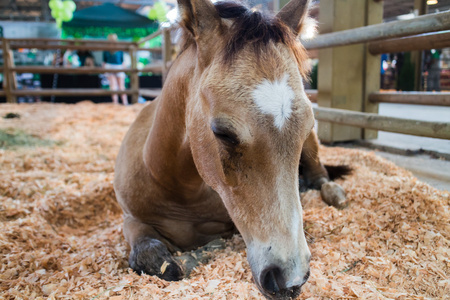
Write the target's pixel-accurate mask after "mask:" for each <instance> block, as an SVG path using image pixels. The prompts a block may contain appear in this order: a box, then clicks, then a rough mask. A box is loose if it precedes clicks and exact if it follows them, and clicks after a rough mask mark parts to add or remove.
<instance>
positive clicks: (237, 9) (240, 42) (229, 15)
mask: <svg viewBox="0 0 450 300" xmlns="http://www.w3.org/2000/svg"><path fill="white" fill-rule="evenodd" d="M214 6H215V8H216V10H217V13H218V15H219V16H220V17H221V18H222V19H224V20H230V21H231V27H230V28H226V29H225V30H226V32H225V33H224V34H226V35H227V36H228V37H227V39H228V40H227V41H226V45H225V48H224V50H223V58H224V64H230V63H232V62H233V59H234V58H235V57H236V55H237V54H238V53H239V51H241V50H242V49H243V48H244V47H245V46H246V45H251V46H252V47H253V49H254V52H255V54H256V56H257V58H258V59H259V58H260V55H261V54H262V53H263V52H264V50H265V49H266V48H267V46H268V45H269V44H270V42H273V43H282V44H285V45H286V46H288V47H289V48H290V49H291V51H292V53H293V54H294V56H295V58H296V60H297V64H298V67H299V70H300V73H301V74H302V76H304V77H307V73H308V71H309V67H308V66H307V64H306V63H305V61H306V60H307V57H308V55H307V53H306V50H305V49H304V47H303V46H302V45H301V43H300V42H299V40H298V39H297V36H296V34H294V33H293V32H292V30H291V29H290V28H289V27H288V26H287V25H285V24H284V23H283V22H282V21H280V20H279V19H278V18H277V17H276V16H272V15H269V14H267V13H263V12H260V11H256V10H252V9H250V8H248V7H247V6H245V5H243V4H242V3H238V2H235V1H232V0H231V1H219V2H217V3H215V4H214ZM180 25H181V27H182V28H184V34H183V38H182V44H181V52H183V51H184V50H185V49H187V48H188V47H189V46H191V45H193V44H195V40H194V39H193V37H192V34H191V31H190V30H189V29H188V28H187V27H186V23H185V22H183V21H182V22H181V23H180Z"/></svg>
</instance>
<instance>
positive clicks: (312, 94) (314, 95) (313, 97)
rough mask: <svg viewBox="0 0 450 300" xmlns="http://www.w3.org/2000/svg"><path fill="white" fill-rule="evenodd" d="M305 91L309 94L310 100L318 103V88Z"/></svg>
mask: <svg viewBox="0 0 450 300" xmlns="http://www.w3.org/2000/svg"><path fill="white" fill-rule="evenodd" d="M305 93H306V95H307V96H308V99H309V101H311V102H312V103H317V90H305Z"/></svg>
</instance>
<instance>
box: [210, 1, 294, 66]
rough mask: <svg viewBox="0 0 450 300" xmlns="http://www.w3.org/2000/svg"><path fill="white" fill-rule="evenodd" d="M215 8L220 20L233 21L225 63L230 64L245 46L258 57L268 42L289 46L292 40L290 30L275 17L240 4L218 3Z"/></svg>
mask: <svg viewBox="0 0 450 300" xmlns="http://www.w3.org/2000/svg"><path fill="white" fill-rule="evenodd" d="M215 7H216V10H217V12H218V13H219V16H220V17H221V18H222V19H231V20H232V21H233V25H231V28H230V30H229V32H230V34H231V39H230V40H229V41H228V43H227V45H226V49H225V53H224V55H225V60H226V61H227V62H231V61H232V60H233V58H234V57H235V56H236V54H237V53H238V52H239V51H240V50H242V48H244V46H245V45H247V44H252V46H253V47H254V50H255V53H256V54H257V55H258V54H259V53H261V50H263V49H264V48H265V47H266V46H267V45H268V44H269V42H270V41H273V42H275V43H279V42H281V43H283V44H287V45H289V44H290V41H291V40H292V38H293V37H292V33H291V32H290V29H289V28H288V27H286V26H285V25H284V24H283V23H281V22H280V21H279V20H278V19H277V18H276V17H273V16H270V15H268V14H266V13H263V12H260V11H254V10H251V9H249V8H248V7H246V6H244V5H243V4H241V3H237V2H234V1H220V2H217V3H216V4H215Z"/></svg>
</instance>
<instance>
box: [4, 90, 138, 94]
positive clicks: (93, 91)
mask: <svg viewBox="0 0 450 300" xmlns="http://www.w3.org/2000/svg"><path fill="white" fill-rule="evenodd" d="M11 92H12V94H13V95H15V96H109V95H114V94H128V95H130V94H133V93H136V91H133V90H116V91H111V90H105V89H40V90H13V91H11Z"/></svg>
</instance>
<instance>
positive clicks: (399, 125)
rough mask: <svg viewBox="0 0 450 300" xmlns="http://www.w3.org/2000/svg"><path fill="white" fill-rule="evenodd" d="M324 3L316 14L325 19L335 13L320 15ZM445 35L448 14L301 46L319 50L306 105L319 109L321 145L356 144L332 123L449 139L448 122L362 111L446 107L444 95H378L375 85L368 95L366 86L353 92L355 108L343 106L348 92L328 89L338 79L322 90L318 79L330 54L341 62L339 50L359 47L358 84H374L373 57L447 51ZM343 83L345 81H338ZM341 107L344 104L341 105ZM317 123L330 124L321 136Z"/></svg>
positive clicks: (448, 96)
mask: <svg viewBox="0 0 450 300" xmlns="http://www.w3.org/2000/svg"><path fill="white" fill-rule="evenodd" d="M355 1H356V0H355ZM366 1H367V2H366V3H367V5H368V6H366V8H367V7H370V5H372V6H373V5H379V6H381V5H380V4H376V3H375V1H372V0H366ZM361 2H363V1H361ZM327 3H328V2H327V0H324V1H321V12H320V14H321V15H322V14H325V15H328V16H330V15H331V16H332V14H333V13H334V14H336V10H335V11H324V12H323V11H322V4H325V5H326V4H327ZM355 3H356V2H355ZM355 3H353V4H355ZM349 5H350V4H349ZM381 9H382V8H381ZM367 12H368V10H366V13H367ZM353 13H354V12H353ZM371 17H372V18H373V16H372V15H370V12H369V15H366V20H367V19H370V18H371ZM340 21H341V20H340ZM341 22H342V21H341ZM321 26H322V24H321ZM327 26H328V27H327ZM332 26H333V24H331V25H330V24H325V27H327V30H329V29H330V27H332ZM449 30H450V11H446V12H441V13H436V14H429V15H424V16H419V17H416V18H414V19H411V20H402V21H395V22H389V23H382V24H374V25H367V26H364V27H359V28H352V29H348V30H340V31H336V32H330V33H324V34H320V35H319V36H317V37H316V38H314V39H312V40H310V41H305V42H303V44H304V46H305V47H306V49H307V50H308V51H313V52H315V51H318V53H319V88H318V90H307V91H306V93H307V94H308V96H309V97H310V99H311V101H312V102H318V104H319V107H317V108H314V113H315V117H316V119H317V120H319V138H321V139H322V140H325V142H334V141H343V140H351V139H355V136H356V137H358V134H356V135H355V134H354V135H351V134H350V135H346V133H345V131H351V129H350V130H349V129H348V128H349V127H348V126H346V127H339V128H344V129H345V130H341V132H344V133H341V132H337V133H336V131H337V130H334V131H333V128H332V126H334V125H332V124H340V125H349V126H352V128H354V127H358V128H364V129H371V130H381V131H389V132H396V133H403V134H410V135H417V136H425V137H432V138H440V139H450V123H445V122H444V123H443V122H424V121H418V120H410V119H406V118H405V119H403V118H393V117H386V116H380V115H378V114H377V113H376V111H377V110H378V108H377V107H376V106H375V110H376V111H375V113H374V112H373V111H372V112H371V111H370V110H369V111H367V110H364V107H367V106H370V105H372V106H373V105H376V104H377V103H381V102H383V103H402V104H419V105H439V106H450V93H448V92H379V81H378V87H376V90H374V88H373V84H372V89H373V91H372V92H370V91H369V90H370V87H367V86H364V87H363V88H362V89H360V90H358V92H361V91H362V99H361V97H359V102H360V103H359V104H358V103H357V104H356V105H355V104H354V103H348V102H346V101H347V100H348V98H349V97H350V96H348V93H352V91H351V90H350V88H347V90H349V91H342V90H338V89H335V88H333V87H332V86H331V85H332V84H333V83H336V85H338V84H340V83H342V81H341V82H340V81H339V80H340V79H339V78H332V80H335V81H333V83H330V82H324V83H322V88H321V82H320V80H321V79H323V78H327V77H324V76H322V78H321V77H320V76H321V74H320V73H321V70H324V67H323V66H321V64H324V63H325V64H327V65H331V64H333V61H332V59H333V58H334V57H335V56H333V55H334V54H335V53H337V55H341V56H340V57H339V58H340V59H342V55H345V54H342V52H344V51H340V50H339V49H338V48H339V47H341V46H345V47H346V48H345V49H349V51H351V49H352V48H351V47H354V46H349V45H356V44H362V45H363V47H362V48H358V51H359V52H363V53H362V57H363V58H362V59H363V62H362V63H361V65H362V67H361V70H362V72H361V74H363V73H364V74H365V75H363V77H364V76H367V79H363V80H362V81H363V84H366V85H367V82H368V81H370V80H376V79H378V80H379V76H380V75H379V74H380V63H381V59H380V57H379V56H377V55H378V54H381V53H397V52H403V51H414V50H427V49H439V48H445V47H450V31H449ZM334 47H336V49H338V50H336V52H335V53H333V52H330V51H332V50H331V49H333V48H334ZM336 57H338V56H336ZM368 58H369V59H372V61H373V62H372V63H370V62H368V60H367V59H368ZM337 63H338V62H334V64H335V65H336V64H337ZM321 67H322V68H321ZM327 67H329V66H327ZM349 68H351V66H349ZM371 69H372V70H371ZM326 70H327V71H329V72H330V73H331V72H334V70H331V71H330V69H326ZM369 71H370V72H372V75H370V74H369V75H367V74H368V73H367V72H369ZM341 72H342V71H341ZM332 74H333V77H336V75H335V73H332ZM330 76H331V75H330ZM337 76H339V75H337ZM377 77H378V78H377ZM328 79H330V80H331V77H328ZM342 80H345V79H344V78H342ZM357 80H358V79H357V78H356V79H355V81H357ZM364 80H365V81H364ZM344 84H346V83H344ZM351 84H352V83H349V85H348V86H350V85H351ZM346 93H347V94H346ZM347 96H348V97H347ZM342 103H344V104H343V105H342ZM340 105H341V106H346V107H349V108H345V109H339V108H342V107H340ZM352 107H356V109H352ZM359 109H361V110H359ZM372 109H373V108H372ZM358 110H359V111H358ZM449 121H450V119H449ZM321 123H323V124H331V125H328V126H323V127H325V129H324V130H322V135H321V130H320V125H321ZM340 125H336V126H340ZM330 132H331V133H330ZM375 134H376V133H375ZM359 136H360V137H361V138H367V137H365V136H364V134H362V135H359ZM373 137H374V135H373V134H372V135H371V138H373ZM369 138H370V137H369Z"/></svg>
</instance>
